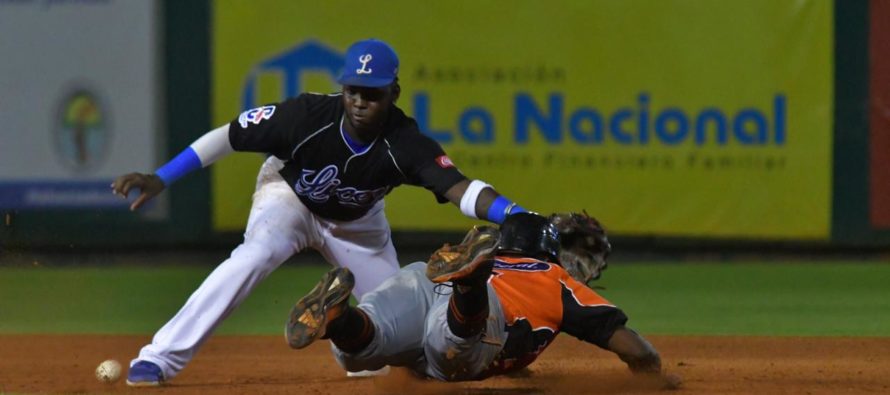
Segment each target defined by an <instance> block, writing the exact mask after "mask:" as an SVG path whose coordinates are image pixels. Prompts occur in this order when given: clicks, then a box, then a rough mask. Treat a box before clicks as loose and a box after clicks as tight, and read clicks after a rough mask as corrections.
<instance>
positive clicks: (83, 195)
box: [0, 180, 138, 210]
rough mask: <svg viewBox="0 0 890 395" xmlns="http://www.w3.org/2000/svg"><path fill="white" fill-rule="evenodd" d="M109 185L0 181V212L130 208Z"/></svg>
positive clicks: (82, 182) (109, 181) (101, 182)
mask: <svg viewBox="0 0 890 395" xmlns="http://www.w3.org/2000/svg"><path fill="white" fill-rule="evenodd" d="M110 185H111V180H99V181H37V180H29V181H0V209H16V210H37V209H78V208H114V209H127V208H128V207H129V204H130V203H129V202H128V201H127V200H124V199H121V198H120V196H116V195H114V194H112V193H111V187H110ZM136 192H138V191H136ZM131 194H132V192H131Z"/></svg>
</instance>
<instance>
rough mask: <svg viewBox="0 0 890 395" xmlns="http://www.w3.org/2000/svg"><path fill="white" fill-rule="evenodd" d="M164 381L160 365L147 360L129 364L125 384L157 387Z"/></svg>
mask: <svg viewBox="0 0 890 395" xmlns="http://www.w3.org/2000/svg"><path fill="white" fill-rule="evenodd" d="M163 383H164V373H163V372H162V371H161V367H160V366H158V365H156V364H154V363H153V362H148V361H138V362H136V363H134V364H133V366H130V371H129V372H128V373H127V385H129V386H130V387H157V386H159V385H161V384H163Z"/></svg>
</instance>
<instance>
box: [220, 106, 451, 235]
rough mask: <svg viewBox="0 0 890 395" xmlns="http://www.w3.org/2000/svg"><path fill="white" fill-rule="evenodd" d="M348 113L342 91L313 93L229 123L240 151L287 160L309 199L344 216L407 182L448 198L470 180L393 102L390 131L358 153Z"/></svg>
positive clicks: (296, 185) (320, 209) (326, 212)
mask: <svg viewBox="0 0 890 395" xmlns="http://www.w3.org/2000/svg"><path fill="white" fill-rule="evenodd" d="M344 116H345V115H344V106H343V102H342V95H341V94H331V95H320V94H309V93H306V94H302V95H300V96H298V97H296V98H291V99H288V100H285V101H284V102H281V103H279V104H276V105H268V106H263V107H258V108H254V109H252V110H248V111H245V112H244V113H242V114H241V115H240V116H239V117H238V119H236V120H234V121H232V123H231V124H230V125H229V141H230V143H231V144H232V147H233V148H234V149H235V150H236V151H252V152H265V153H270V154H272V155H275V156H276V157H278V158H279V159H281V160H282V161H284V168H283V169H281V171H280V173H281V175H282V177H284V179H285V180H286V181H287V182H288V184H289V185H290V187H291V188H292V189H293V190H294V192H295V193H296V194H297V196H299V198H300V200H301V201H302V202H303V204H305V205H306V207H308V208H309V210H311V211H312V212H313V213H315V214H317V215H319V216H321V217H323V218H328V219H333V220H339V221H349V220H354V219H357V218H360V217H361V216H362V215H364V214H365V213H367V212H368V210H369V209H370V208H371V207H372V206H373V205H374V204H375V203H376V202H377V201H379V200H380V199H383V197H384V196H385V195H386V194H387V193H389V191H391V190H392V189H393V188H395V187H397V186H399V185H401V184H410V185H416V186H422V187H424V188H427V189H429V190H430V191H432V192H433V193H434V194H435V195H436V197H437V199H438V200H439V202H440V203H442V202H445V201H447V200H446V199H445V197H444V195H445V191H447V190H448V189H449V188H451V187H452V186H454V184H457V183H458V182H460V181H462V180H465V179H466V177H464V175H463V174H461V173H460V171H458V170H457V168H455V167H454V165H453V164H452V163H451V160H450V159H448V157H447V156H446V155H445V152H444V151H443V150H442V147H440V146H439V144H438V143H436V142H435V141H433V140H432V139H431V138H429V137H428V136H426V135H424V134H422V133H421V132H420V130H419V129H418V128H417V122H415V121H414V119H412V118H410V117H408V116H406V115H405V113H404V112H402V110H401V109H399V108H397V107H395V106H393V107H392V111H391V113H390V115H389V119H388V120H387V121H386V123H385V126H384V130H383V132H382V133H381V134H380V135H379V136H378V137H377V139H375V140H374V141H373V142H372V143H371V144H370V146H366V147H364V149H359V150H357V151H356V150H354V148H353V147H351V146H350V145H349V144H348V143H347V140H346V138H347V137H346V136H345V133H346V131H345V130H343V122H344ZM345 122H348V120H346V121H345Z"/></svg>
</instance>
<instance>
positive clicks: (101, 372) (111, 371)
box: [96, 359, 121, 384]
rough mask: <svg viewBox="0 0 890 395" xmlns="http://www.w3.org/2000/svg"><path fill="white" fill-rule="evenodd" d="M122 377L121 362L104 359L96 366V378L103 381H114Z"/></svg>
mask: <svg viewBox="0 0 890 395" xmlns="http://www.w3.org/2000/svg"><path fill="white" fill-rule="evenodd" d="M120 378H121V363H120V362H118V361H116V360H113V359H109V360H106V361H103V362H102V363H100V364H99V367H97V368H96V379H98V380H99V381H101V382H103V383H109V384H111V383H114V382H116V381H117V380H118V379H120Z"/></svg>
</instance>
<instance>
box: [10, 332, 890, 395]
mask: <svg viewBox="0 0 890 395" xmlns="http://www.w3.org/2000/svg"><path fill="white" fill-rule="evenodd" d="M147 340H149V339H148V338H146V337H141V336H30V335H27V336H26V335H5V336H0V393H38V392H39V393H136V392H142V393H144V392H149V393H156V394H198V393H242V394H260V393H264V394H350V395H358V394H452V393H459V394H537V393H547V394H566V393H579V394H580V393H584V394H588V393H589V394H619V393H621V394H625V393H627V394H650V393H664V392H662V391H661V390H659V389H657V388H655V387H654V386H653V384H652V383H645V382H639V381H636V380H633V379H632V378H631V376H630V374H629V373H628V372H627V369H626V368H625V367H624V366H623V364H622V363H621V362H620V361H619V360H618V359H617V358H616V357H614V356H613V355H612V354H611V353H608V352H605V351H602V350H599V349H597V348H596V347H594V346H590V345H587V344H584V343H581V342H579V341H577V340H575V339H573V338H571V337H568V336H560V337H559V338H558V340H557V342H556V343H555V344H554V345H553V346H551V347H550V349H549V350H548V351H547V352H545V353H544V354H543V355H542V356H541V358H539V360H538V361H537V362H536V363H534V364H533V365H532V366H531V372H530V375H528V376H526V377H499V378H493V379H489V380H486V381H482V382H473V383H439V382H431V381H422V380H418V379H415V378H412V377H410V376H409V375H408V374H407V373H404V372H402V371H398V370H395V371H394V373H393V374H391V375H389V376H387V377H383V378H372V379H347V378H346V377H345V374H344V373H343V371H341V370H340V368H339V367H338V366H337V365H336V364H335V362H334V360H333V358H332V357H331V355H330V352H329V350H328V345H327V343H326V342H321V343H318V344H313V345H312V346H311V347H310V348H308V349H306V350H302V351H292V350H290V349H288V347H287V345H286V344H285V343H284V339H283V338H281V337H278V336H274V337H272V336H250V337H245V336H218V337H214V338H213V339H212V340H211V341H210V342H208V343H207V345H205V347H204V349H203V350H202V351H201V352H200V353H199V354H198V357H197V358H195V360H194V361H193V362H192V363H191V364H190V365H189V366H188V368H187V369H186V370H185V371H183V372H182V374H180V375H179V376H178V377H177V378H176V379H175V380H173V381H172V383H171V384H170V385H169V386H167V387H164V388H159V389H155V388H152V389H131V388H128V387H127V386H126V385H125V384H124V383H123V380H122V381H120V382H118V383H115V384H111V385H106V384H101V383H99V382H98V381H97V380H96V379H95V378H94V377H93V370H94V369H95V367H96V366H97V365H98V364H99V362H101V361H102V360H104V359H108V358H114V359H118V360H120V361H121V362H122V363H125V364H126V363H127V362H128V360H129V358H132V356H133V355H135V353H136V352H137V350H138V349H139V347H140V346H141V345H142V344H143V343H144V342H146V341H147ZM650 340H652V343H653V344H655V346H656V347H657V348H658V349H659V350H660V351H661V353H662V357H663V359H664V366H665V367H666V368H667V370H669V371H670V372H674V373H677V374H679V375H680V376H682V378H683V387H682V388H681V389H680V390H678V391H671V392H669V393H671V394H758V395H765V394H853V393H872V394H875V393H883V394H886V393H890V338H812V337H811V338H793V337H784V338H770V337H685V336H661V337H659V336H653V337H651V339H650Z"/></svg>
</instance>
